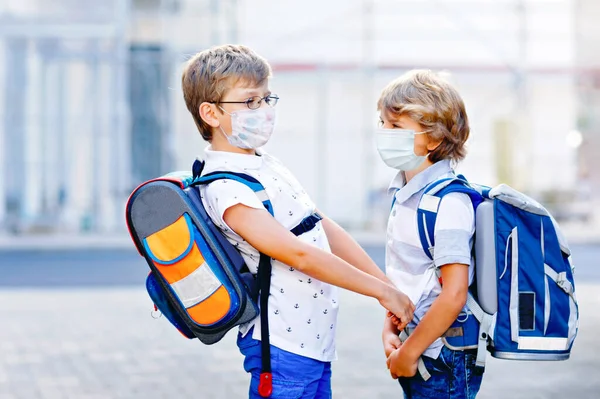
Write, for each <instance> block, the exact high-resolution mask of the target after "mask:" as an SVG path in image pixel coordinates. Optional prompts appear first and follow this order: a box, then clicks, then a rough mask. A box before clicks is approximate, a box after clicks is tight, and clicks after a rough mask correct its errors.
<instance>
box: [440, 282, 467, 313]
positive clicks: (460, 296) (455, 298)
mask: <svg viewBox="0 0 600 399" xmlns="http://www.w3.org/2000/svg"><path fill="white" fill-rule="evenodd" d="M444 291H445V294H446V295H445V296H446V299H447V303H449V304H451V305H452V310H455V311H456V313H457V314H458V313H460V311H461V310H462V309H463V308H464V307H465V305H466V304H467V295H468V292H469V290H468V288H462V287H461V288H458V287H457V288H455V289H447V290H444Z"/></svg>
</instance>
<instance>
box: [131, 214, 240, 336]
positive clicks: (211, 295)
mask: <svg viewBox="0 0 600 399" xmlns="http://www.w3.org/2000/svg"><path fill="white" fill-rule="evenodd" d="M195 234H196V227H195V226H194V224H193V222H192V220H191V218H190V216H189V215H188V214H187V213H184V214H183V215H182V216H181V217H180V218H179V219H178V220H177V221H175V222H174V223H172V224H170V225H169V226H167V227H165V228H163V229H161V230H159V231H157V232H156V233H154V234H151V235H150V236H148V237H146V238H145V239H144V241H143V243H144V247H145V249H146V252H147V253H148V255H149V257H150V258H151V259H152V261H153V263H154V266H155V267H156V270H157V271H158V272H159V273H160V275H161V276H162V278H163V279H164V280H165V281H166V282H167V283H168V284H169V287H170V289H171V290H172V292H173V293H174V294H175V296H176V298H177V299H179V301H180V302H181V305H182V307H183V308H185V310H186V311H187V313H188V315H189V317H190V318H191V319H192V320H193V321H194V322H195V323H197V324H198V325H200V326H210V325H214V324H216V323H218V322H219V321H221V320H223V319H224V318H225V317H226V316H227V315H228V314H229V313H230V311H231V309H232V303H234V302H235V300H236V299H237V298H232V292H230V291H229V290H228V289H227V287H226V286H225V285H224V284H223V283H222V282H221V280H220V279H219V278H218V277H217V276H216V275H215V273H214V272H213V270H212V269H211V267H210V266H209V265H208V264H207V262H206V260H205V258H204V256H203V255H202V252H201V250H200V248H199V247H198V242H197V241H196V237H195ZM233 294H234V293H233Z"/></svg>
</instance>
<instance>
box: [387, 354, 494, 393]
mask: <svg viewBox="0 0 600 399" xmlns="http://www.w3.org/2000/svg"><path fill="white" fill-rule="evenodd" d="M422 359H423V362H424V363H425V367H427V371H429V374H431V378H430V379H429V380H427V381H424V380H423V378H421V375H420V374H419V373H418V372H417V375H415V376H414V377H410V378H404V377H401V378H398V381H399V382H400V385H401V386H402V390H403V391H404V397H405V398H406V399H421V398H423V399H425V398H428V399H430V398H436V399H437V398H440V399H441V398H447V399H474V398H475V396H477V392H479V387H480V386H481V380H482V378H483V369H480V368H476V367H475V361H476V359H477V350H476V349H469V350H465V351H454V350H451V349H448V348H447V347H445V346H444V347H442V351H441V352H440V356H439V357H438V358H437V359H432V358H430V357H427V356H423V357H422Z"/></svg>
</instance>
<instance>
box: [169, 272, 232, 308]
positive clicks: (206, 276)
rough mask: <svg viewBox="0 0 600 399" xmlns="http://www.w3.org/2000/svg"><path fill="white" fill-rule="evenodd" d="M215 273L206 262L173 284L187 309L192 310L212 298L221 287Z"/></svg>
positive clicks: (172, 286) (174, 289)
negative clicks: (191, 308)
mask: <svg viewBox="0 0 600 399" xmlns="http://www.w3.org/2000/svg"><path fill="white" fill-rule="evenodd" d="M221 285H222V284H221V282H220V281H219V280H218V279H217V277H216V276H215V274H214V273H213V271H212V270H211V269H210V267H208V265H207V264H206V262H204V263H203V264H202V265H201V266H200V267H199V268H197V269H196V270H194V271H193V272H192V273H191V274H189V275H187V276H185V277H184V278H182V279H181V280H179V281H176V282H174V283H172V284H171V288H172V289H173V291H175V294H176V295H177V296H178V297H179V299H180V300H181V303H182V304H183V306H184V307H185V308H190V307H192V306H194V305H196V304H198V303H200V302H202V301H204V300H205V299H206V298H208V297H209V296H211V295H212V294H213V293H214V292H215V291H216V290H218V289H219V288H220V287H221Z"/></svg>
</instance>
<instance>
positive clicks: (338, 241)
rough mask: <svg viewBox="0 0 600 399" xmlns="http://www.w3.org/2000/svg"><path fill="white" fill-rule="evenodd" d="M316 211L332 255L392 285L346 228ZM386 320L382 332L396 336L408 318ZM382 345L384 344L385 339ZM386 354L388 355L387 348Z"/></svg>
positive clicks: (389, 316) (388, 318) (413, 308)
mask: <svg viewBox="0 0 600 399" xmlns="http://www.w3.org/2000/svg"><path fill="white" fill-rule="evenodd" d="M317 213H318V214H319V215H321V216H322V217H323V221H322V223H323V228H324V229H325V234H327V241H329V246H330V247H331V252H332V253H333V254H334V255H336V256H338V257H340V258H342V259H343V260H345V261H346V262H348V263H349V264H351V265H352V266H354V267H356V268H357V269H359V270H362V271H363V272H365V273H369V274H370V275H371V276H374V277H377V278H378V279H380V280H381V281H384V282H386V283H388V284H392V285H393V284H394V283H392V281H391V280H390V279H389V278H388V277H387V276H386V275H385V273H384V272H383V271H381V269H380V268H379V266H377V264H376V263H375V262H373V259H371V257H370V256H369V255H368V254H367V253H366V252H365V250H364V249H363V248H362V247H361V246H360V245H359V244H358V243H357V242H356V240H354V238H352V236H351V235H350V234H348V232H347V231H346V230H344V229H343V228H342V227H340V225H338V224H337V223H336V222H334V221H333V220H332V219H330V218H328V217H327V216H325V215H324V214H323V212H321V211H318V210H317ZM412 310H413V312H414V310H415V307H414V304H413V306H412ZM390 319H391V320H390ZM388 322H389V326H390V327H389V329H388V330H386V329H385V328H384V331H383V332H384V334H385V333H386V331H392V332H393V331H395V332H396V338H398V332H399V331H401V330H403V329H404V327H406V325H407V324H408V322H410V320H407V321H406V322H400V321H399V320H398V319H397V318H396V317H395V316H393V315H390V314H388V315H387V317H386V318H385V324H384V327H385V326H388ZM390 338H391V336H390ZM391 341H394V342H395V341H396V340H395V339H393V338H391ZM384 346H386V343H385V340H384ZM386 356H389V353H387V350H386Z"/></svg>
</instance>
